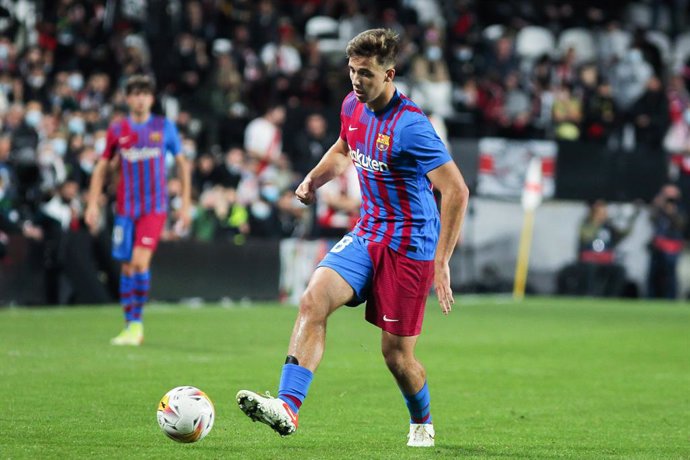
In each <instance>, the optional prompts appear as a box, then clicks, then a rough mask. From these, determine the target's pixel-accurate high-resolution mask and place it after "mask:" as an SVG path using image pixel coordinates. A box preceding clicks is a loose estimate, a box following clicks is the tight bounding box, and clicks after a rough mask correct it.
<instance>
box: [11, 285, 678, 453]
mask: <svg viewBox="0 0 690 460" xmlns="http://www.w3.org/2000/svg"><path fill="white" fill-rule="evenodd" d="M295 314H296V310H295V309H293V308H287V307H280V306H278V305H275V304H259V305H256V308H241V307H237V308H221V307H218V306H211V307H207V308H200V309H191V308H186V307H184V306H152V307H150V308H148V309H147V311H146V312H145V321H146V343H145V344H144V346H142V347H140V348H117V347H113V346H111V345H109V343H108V341H109V339H110V337H112V336H113V335H115V334H116V333H117V332H118V327H119V326H120V325H121V322H120V321H121V319H120V318H121V316H120V310H119V308H117V307H94V308H59V309H4V310H0V392H1V394H2V397H0V458H3V459H4V458H12V459H14V458H32V459H34V458H62V459H67V458H69V459H71V458H99V459H101V458H118V459H120V458H176V459H183V458H204V459H206V458H228V459H235V458H252V459H253V458H260V459H264V458H265V459H289V458H294V459H300V460H304V459H328V458H338V459H340V458H353V459H360V458H364V459H370V458H395V459H404V458H499V457H502V458H554V457H565V458H578V459H579V458H592V459H599V458H689V457H690V306H689V305H688V304H680V303H676V304H671V303H642V302H640V303H636V302H622V301H602V300H592V299H584V300H571V299H528V300H526V301H524V302H522V303H520V304H515V303H513V302H512V301H510V300H508V299H501V298H491V297H486V298H473V297H463V296H459V297H458V304H456V308H455V311H454V312H453V313H452V314H451V315H450V316H449V317H443V315H442V314H441V313H440V310H439V308H438V305H437V304H435V303H434V302H430V305H429V307H428V309H427V316H426V322H425V326H424V332H423V334H422V337H421V339H420V342H419V345H418V356H419V358H420V359H421V360H422V362H423V363H424V364H425V366H426V368H427V371H428V375H429V385H430V389H431V398H432V414H433V418H434V422H435V425H436V433H437V441H436V447H435V448H433V449H416V450H413V449H410V448H407V447H406V446H405V442H406V439H405V435H406V433H407V423H408V419H407V412H406V409H405V406H404V403H403V400H402V397H401V395H400V393H399V391H398V390H397V387H396V386H395V383H394V381H393V379H392V377H390V375H389V374H388V372H387V370H386V369H385V365H384V364H383V360H382V358H381V354H380V351H379V340H380V333H379V331H378V329H376V328H375V327H373V326H371V325H369V324H368V323H366V322H365V321H364V320H363V309H362V308H361V307H360V308H359V309H341V310H340V311H338V312H336V313H335V314H334V315H333V316H332V317H331V320H330V323H329V331H328V344H327V349H326V355H325V357H324V360H323V362H322V364H321V367H320V368H319V370H318V372H317V373H316V378H315V380H314V382H313V383H312V387H311V391H310V394H309V397H308V398H307V400H306V402H305V404H304V406H303V408H302V410H301V412H300V429H299V430H298V431H297V433H296V434H295V435H293V436H291V437H289V438H284V439H283V438H280V437H279V436H278V435H276V434H275V433H273V432H272V431H271V430H270V429H269V428H268V427H266V426H264V425H262V424H258V423H257V424H253V423H251V422H250V421H249V419H247V418H246V417H245V416H244V415H243V414H242V413H241V412H240V411H239V409H238V408H237V407H236V405H235V402H234V395H235V393H236V392H237V390H238V389H242V388H247V389H252V390H255V391H265V390H270V391H272V392H273V393H274V394H275V392H276V390H277V384H278V379H279V374H280V368H281V366H282V362H283V360H284V356H285V351H286V348H287V342H288V338H289V334H290V331H291V329H292V324H293V320H294V317H295ZM178 385H194V386H197V387H199V388H201V389H203V390H204V391H206V393H208V394H209V396H210V397H211V399H213V401H214V403H215V405H216V416H217V418H216V423H215V426H214V428H213V431H211V433H210V434H209V435H208V437H207V438H206V439H204V440H202V441H201V442H199V443H196V444H188V445H183V444H177V443H175V442H173V441H171V440H169V439H167V438H166V437H165V436H164V435H163V433H162V432H161V431H160V430H159V428H158V425H157V423H156V416H155V412H156V405H157V403H158V400H159V398H160V397H161V396H162V395H163V394H164V393H165V392H166V391H168V390H169V389H171V388H173V387H175V386H178Z"/></svg>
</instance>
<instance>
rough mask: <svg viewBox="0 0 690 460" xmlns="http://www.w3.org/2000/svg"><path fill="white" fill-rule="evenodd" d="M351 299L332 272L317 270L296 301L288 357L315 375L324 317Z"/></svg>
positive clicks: (321, 348)
mask: <svg viewBox="0 0 690 460" xmlns="http://www.w3.org/2000/svg"><path fill="white" fill-rule="evenodd" d="M353 295H354V291H353V289H352V286H350V285H349V284H348V283H347V281H345V280H344V279H343V278H342V276H340V275H339V274H338V273H337V272H336V271H334V270H333V269H331V268H327V267H319V268H317V269H316V271H314V274H313V275H312V278H311V280H310V281H309V285H308V286H307V289H306V291H305V292H304V294H303V295H302V298H301V300H300V305H299V313H298V314H297V319H296V320H295V326H294V328H293V330H292V336H291V337H290V345H289V347H288V356H292V357H294V358H295V359H296V360H297V361H299V363H300V365H301V366H303V367H305V368H307V369H309V370H310V371H311V372H314V371H316V368H317V367H318V365H319V363H320V362H321V358H322V357H323V351H324V347H325V343H326V322H327V320H328V317H329V316H330V315H331V313H333V312H334V311H335V310H336V309H337V308H338V307H340V306H342V305H344V304H346V303H347V302H349V301H350V300H351V299H352V297H353Z"/></svg>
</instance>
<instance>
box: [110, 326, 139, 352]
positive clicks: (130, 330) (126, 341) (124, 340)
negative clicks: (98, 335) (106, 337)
mask: <svg viewBox="0 0 690 460" xmlns="http://www.w3.org/2000/svg"><path fill="white" fill-rule="evenodd" d="M110 343H111V344H112V345H124V346H133V347H138V346H139V345H141V344H142V343H144V325H143V324H142V323H141V322H140V321H132V322H130V323H129V324H128V325H127V327H125V328H124V329H123V330H122V332H120V333H119V334H118V335H117V336H116V337H113V338H112V339H110Z"/></svg>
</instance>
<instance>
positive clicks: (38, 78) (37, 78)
mask: <svg viewBox="0 0 690 460" xmlns="http://www.w3.org/2000/svg"><path fill="white" fill-rule="evenodd" d="M26 82H27V83H28V84H29V86H31V87H32V88H40V87H41V86H43V84H44V83H45V82H46V77H45V76H43V75H34V76H31V77H29V78H27V79H26Z"/></svg>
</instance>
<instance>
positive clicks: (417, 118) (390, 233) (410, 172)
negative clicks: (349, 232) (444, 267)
mask: <svg viewBox="0 0 690 460" xmlns="http://www.w3.org/2000/svg"><path fill="white" fill-rule="evenodd" d="M340 137H341V138H342V139H343V140H345V141H346V142H347V144H348V146H349V149H350V158H351V159H352V161H353V163H354V164H355V167H356V169H357V175H358V176H359V185H360V189H361V192H362V207H361V210H360V217H359V220H358V221H357V224H356V225H355V228H354V231H355V233H356V234H357V235H359V236H361V237H363V238H365V239H368V240H370V241H373V242H380V243H383V244H386V245H388V246H390V247H391V249H393V250H395V251H397V252H399V253H401V254H403V255H406V256H407V257H409V258H411V259H415V260H432V259H433V258H434V254H435V252H436V243H437V241H438V234H439V229H440V217H439V213H438V208H437V207H436V201H435V200H434V194H433V190H432V186H431V182H430V181H429V179H428V178H427V176H426V174H427V173H428V172H430V171H432V170H433V169H436V168H438V167H439V166H441V165H443V164H445V163H447V162H449V161H452V160H451V157H450V154H449V153H448V150H447V149H446V147H445V145H444V144H443V142H442V141H441V139H439V137H438V135H437V134H436V131H434V128H433V127H432V126H431V122H429V119H428V118H427V116H426V115H425V114H424V112H422V110H421V109H420V108H419V107H417V105H415V103H414V102H412V101H411V100H410V99H409V98H408V97H406V96H405V95H403V94H400V93H399V92H398V91H397V90H396V92H395V95H394V96H393V98H392V99H391V101H390V102H389V103H388V105H387V106H386V107H385V108H384V109H382V110H380V111H377V112H373V111H371V110H370V109H369V108H368V107H367V106H366V104H363V103H361V102H359V101H358V100H357V98H356V97H355V94H354V93H353V92H352V93H350V94H348V95H347V96H346V97H345V100H344V101H343V105H342V109H341V112H340Z"/></svg>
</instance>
